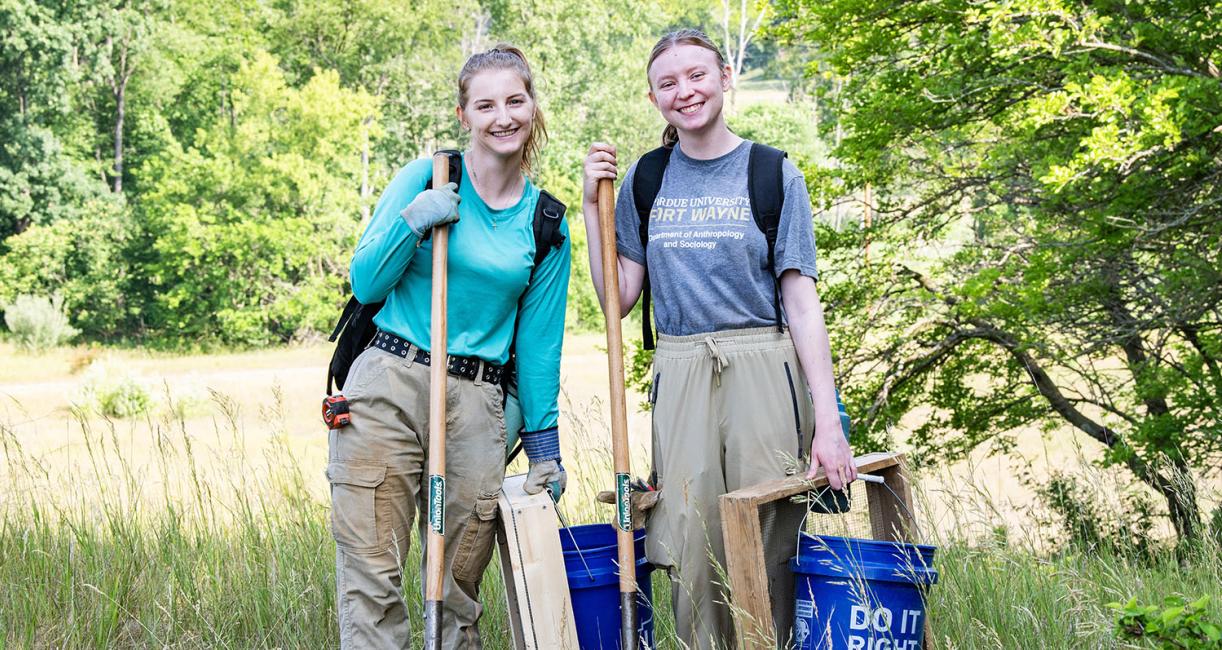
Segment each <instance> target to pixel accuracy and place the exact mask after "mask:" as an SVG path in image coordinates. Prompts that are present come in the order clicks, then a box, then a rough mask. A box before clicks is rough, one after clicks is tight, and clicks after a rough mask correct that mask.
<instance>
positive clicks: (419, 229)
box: [399, 183, 458, 238]
mask: <svg viewBox="0 0 1222 650" xmlns="http://www.w3.org/2000/svg"><path fill="white" fill-rule="evenodd" d="M399 216H401V217H403V220H404V221H406V222H407V226H408V227H409V228H411V229H412V232H414V233H416V236H417V237H421V238H423V237H424V233H426V232H428V231H429V230H432V229H433V227H434V226H444V225H445V224H448V223H454V222H455V221H458V184H457V183H446V184H445V185H442V186H441V187H440V188H439V189H433V190H425V191H423V192H421V193H419V194H417V195H416V198H414V199H412V202H411V203H409V204H408V206H407V207H406V208H403V212H400V213H399Z"/></svg>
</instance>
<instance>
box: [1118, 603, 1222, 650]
mask: <svg viewBox="0 0 1222 650" xmlns="http://www.w3.org/2000/svg"><path fill="white" fill-rule="evenodd" d="M1208 605H1209V596H1205V597H1203V598H1201V599H1200V600H1197V601H1196V602H1192V603H1190V602H1187V601H1185V600H1184V599H1183V598H1180V597H1178V596H1169V597H1167V598H1166V599H1164V600H1163V604H1162V605H1161V606H1160V605H1141V604H1138V602H1137V599H1136V598H1132V599H1130V600H1129V602H1128V603H1126V604H1124V605H1121V604H1120V603H1108V605H1107V606H1108V607H1109V608H1111V609H1112V610H1115V611H1116V612H1117V616H1116V636H1118V637H1120V638H1121V639H1125V640H1136V639H1145V640H1147V641H1149V642H1151V643H1153V644H1154V647H1156V648H1161V649H1165V650H1172V649H1177V648H1184V649H1189V648H1193V649H1195V648H1200V649H1202V650H1205V649H1209V648H1219V649H1222V628H1220V627H1219V626H1218V625H1217V624H1215V623H1213V622H1210V621H1209V620H1208V619H1207V618H1206V614H1207V613H1208V610H1207V609H1206V608H1207V607H1208Z"/></svg>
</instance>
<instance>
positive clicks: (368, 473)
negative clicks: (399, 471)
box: [327, 463, 386, 551]
mask: <svg viewBox="0 0 1222 650" xmlns="http://www.w3.org/2000/svg"><path fill="white" fill-rule="evenodd" d="M327 480H328V481H330V482H331V535H332V536H333V537H335V543H336V544H338V545H339V546H341V547H343V548H346V549H350V550H360V551H376V550H380V548H379V547H380V544H379V542H378V520H377V519H378V518H377V508H376V504H375V502H376V495H377V489H378V486H379V485H381V484H382V482H383V481H385V480H386V466H385V465H366V464H357V463H331V464H330V465H328V466H327Z"/></svg>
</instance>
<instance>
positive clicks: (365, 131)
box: [361, 118, 371, 223]
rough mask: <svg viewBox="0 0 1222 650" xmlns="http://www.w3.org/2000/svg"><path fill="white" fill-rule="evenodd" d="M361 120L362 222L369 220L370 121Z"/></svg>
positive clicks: (367, 119) (366, 119)
mask: <svg viewBox="0 0 1222 650" xmlns="http://www.w3.org/2000/svg"><path fill="white" fill-rule="evenodd" d="M370 120H371V118H365V120H363V121H362V122H361V222H362V223H363V222H366V221H369V195H370V187H369V122H370Z"/></svg>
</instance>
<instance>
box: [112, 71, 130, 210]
mask: <svg viewBox="0 0 1222 650" xmlns="http://www.w3.org/2000/svg"><path fill="white" fill-rule="evenodd" d="M124 58H125V59H126V58H127V57H126V56H124ZM126 110H127V76H126V72H125V73H124V76H123V78H122V79H121V80H120V81H119V83H118V84H117V85H116V87H115V164H114V172H115V186H114V193H115V194H119V193H121V192H123V119H124V116H125V113H126Z"/></svg>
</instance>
